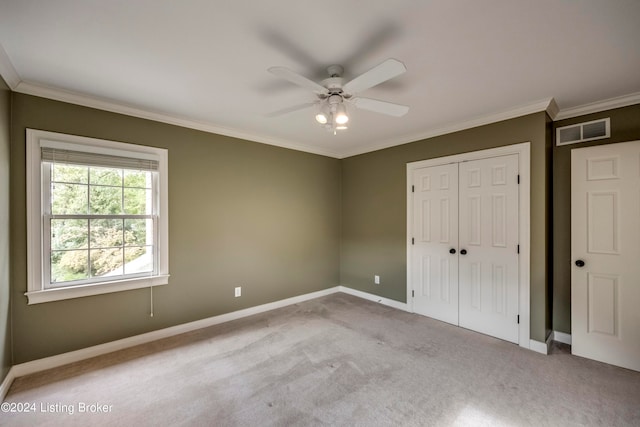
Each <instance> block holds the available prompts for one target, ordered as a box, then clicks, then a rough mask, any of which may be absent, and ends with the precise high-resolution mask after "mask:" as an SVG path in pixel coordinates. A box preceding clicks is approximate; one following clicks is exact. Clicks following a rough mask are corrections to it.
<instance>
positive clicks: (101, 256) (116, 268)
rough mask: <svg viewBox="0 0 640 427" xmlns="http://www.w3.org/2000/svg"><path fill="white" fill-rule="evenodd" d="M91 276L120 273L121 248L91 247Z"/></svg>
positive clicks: (121, 262) (121, 261)
mask: <svg viewBox="0 0 640 427" xmlns="http://www.w3.org/2000/svg"><path fill="white" fill-rule="evenodd" d="M90 257H91V277H100V276H118V275H121V274H122V264H123V258H122V248H109V249H92V250H91V255H90Z"/></svg>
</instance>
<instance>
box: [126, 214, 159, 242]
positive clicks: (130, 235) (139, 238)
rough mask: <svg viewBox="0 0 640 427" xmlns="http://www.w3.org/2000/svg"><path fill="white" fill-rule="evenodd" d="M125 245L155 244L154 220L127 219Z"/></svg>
mask: <svg viewBox="0 0 640 427" xmlns="http://www.w3.org/2000/svg"><path fill="white" fill-rule="evenodd" d="M124 244H125V246H144V245H151V244H153V220H151V219H125V220H124Z"/></svg>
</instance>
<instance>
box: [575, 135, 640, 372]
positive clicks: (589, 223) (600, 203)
mask: <svg viewBox="0 0 640 427" xmlns="http://www.w3.org/2000/svg"><path fill="white" fill-rule="evenodd" d="M571 194H572V196H571V253H572V256H571V258H572V259H571V262H572V265H573V267H572V271H571V339H572V352H573V354H576V355H578V356H583V357H587V358H590V359H595V360H599V361H602V362H606V363H610V364H612V365H617V366H622V367H625V368H629V369H634V370H636V371H640V141H634V142H626V143H621V144H608V145H601V146H597V147H587V148H579V149H574V150H572V151H571Z"/></svg>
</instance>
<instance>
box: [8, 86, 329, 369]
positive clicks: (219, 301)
mask: <svg viewBox="0 0 640 427" xmlns="http://www.w3.org/2000/svg"><path fill="white" fill-rule="evenodd" d="M12 112H13V118H12V124H13V126H12V138H11V140H12V141H11V142H12V145H11V178H12V179H11V242H12V253H11V255H12V258H11V260H12V261H11V263H12V269H13V270H12V277H13V281H12V295H13V301H12V302H13V325H14V345H13V348H14V360H13V362H14V363H22V362H26V361H29V360H33V359H38V358H42V357H45V356H51V355H55V354H59V353H62V352H67V351H71V350H77V349H80V348H84V347H88V346H91V345H95V344H100V343H104V342H108V341H112V340H116V339H120V338H124V337H128V336H132V335H136V334H140V333H144V332H148V331H152V330H156V329H160V328H165V327H168V326H173V325H178V324H181V323H185V322H189V321H194V320H198V319H202V318H206V317H209V316H214V315H219V314H223V313H227V312H231V311H235V310H239V309H242V308H247V307H252V306H256V305H260V304H264V303H268V302H271V301H277V300H281V299H284V298H288V297H293V296H296V295H301V294H306V293H309V292H314V291H318V290H322V289H326V288H329V287H332V286H336V285H338V284H339V280H338V279H339V276H338V274H339V262H340V259H339V255H340V253H339V249H340V186H341V184H340V173H341V172H340V161H339V160H337V159H331V158H328V157H323V156H318V155H313V154H309V153H303V152H299V151H294V150H288V149H283V148H278V147H273V146H269V145H265V144H259V143H254V142H249V141H243V140H239V139H234V138H229V137H224V136H219V135H214V134H209V133H205V132H200V131H196V130H191V129H186V128H181V127H178V126H172V125H167V124H162V123H158V122H153V121H149V120H143V119H138V118H133V117H128V116H124V115H119V114H114V113H109V112H105V111H99V110H95V109H91V108H86V107H82V106H77V105H71V104H66V103H62V102H56V101H52V100H48V99H44V98H38V97H32V96H28V95H23V94H19V93H14V94H13V110H12ZM26 128H34V129H42V130H47V131H53V132H63V133H68V134H77V135H83V136H88V137H94V138H102V139H109V140H114V141H123V142H130V143H135V144H142V145H149V146H155V147H162V148H167V149H168V150H169V239H170V253H169V265H170V274H171V278H170V283H169V285H167V286H161V287H157V288H155V289H154V291H153V295H154V308H155V315H154V317H149V305H150V299H149V294H150V292H149V290H148V289H144V290H134V291H126V292H118V293H112V294H107V295H98V296H92V297H85V298H78V299H71V300H66V301H58V302H49V303H44V304H36V305H27V300H26V297H25V296H24V292H25V291H26V286H27V285H26V283H27V282H26V279H27V278H26V249H27V248H26V225H25V203H26V202H25V129H26ZM235 286H242V297H240V298H234V297H233V290H234V287H235Z"/></svg>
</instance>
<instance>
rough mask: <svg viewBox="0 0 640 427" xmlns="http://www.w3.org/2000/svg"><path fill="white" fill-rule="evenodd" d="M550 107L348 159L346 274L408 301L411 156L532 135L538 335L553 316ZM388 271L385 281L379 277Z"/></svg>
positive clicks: (534, 334)
mask: <svg viewBox="0 0 640 427" xmlns="http://www.w3.org/2000/svg"><path fill="white" fill-rule="evenodd" d="M547 126H548V125H547V116H546V113H544V112H541V113H536V114H531V115H528V116H524V117H520V118H516V119H512V120H506V121H502V122H498V123H493V124H490V125H486V126H481V127H477V128H473V129H468V130H464V131H460V132H456V133H452V134H448V135H442V136H438V137H435V138H429V139H426V140H423V141H418V142H413V143H410V144H405V145H400V146H396V147H392V148H387V149H385V150H380V151H375V152H372V153H367V154H362V155H359V156H354V157H349V158H347V159H343V162H342V249H341V250H342V262H341V264H340V265H341V271H340V282H341V284H343V285H345V286H349V287H352V288H354V289H358V290H361V291H364V292H370V293H372V294H376V295H380V296H383V297H387V298H390V299H393V300H396V301H401V302H405V301H406V286H407V279H406V266H407V264H406V259H407V253H406V234H407V225H406V224H407V221H406V220H407V214H406V210H407V200H406V186H407V175H406V166H407V163H410V162H415V161H419V160H425V159H431V158H436V157H442V156H448V155H453V154H460V153H465V152H469V151H476V150H481V149H486V148H494V147H499V146H504V145H510V144H515V143H519V142H525V141H529V142H531V338H532V339H534V340H538V341H544V340H545V338H546V336H547V333H548V331H549V329H550V327H551V325H550V324H549V315H548V313H549V312H550V308H549V299H548V298H547V295H548V281H549V269H548V268H549V266H548V252H549V248H548V245H549V243H548V234H549V224H548V223H549V218H548V216H549V215H548V213H547V210H548V208H549V203H550V199H551V196H550V194H549V192H548V187H549V182H550V181H549V180H550V176H549V171H550V165H549V164H550V153H551V141H550V137H549V134H548V131H547ZM374 274H378V275H380V276H381V283H380V285H375V284H374V283H373V276H374Z"/></svg>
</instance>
